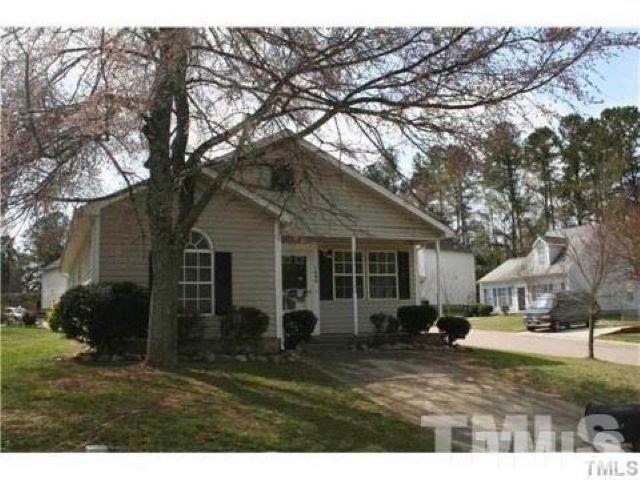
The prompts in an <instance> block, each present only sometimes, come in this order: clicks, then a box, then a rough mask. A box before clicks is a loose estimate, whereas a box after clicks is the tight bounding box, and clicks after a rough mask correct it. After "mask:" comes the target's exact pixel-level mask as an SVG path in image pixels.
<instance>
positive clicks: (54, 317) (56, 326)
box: [47, 302, 62, 332]
mask: <svg viewBox="0 0 640 480" xmlns="http://www.w3.org/2000/svg"><path fill="white" fill-rule="evenodd" d="M47 325H49V328H50V329H51V331H52V332H59V331H60V329H61V328H62V318H61V317H60V302H56V303H54V304H53V307H51V310H49V311H48V312H47Z"/></svg>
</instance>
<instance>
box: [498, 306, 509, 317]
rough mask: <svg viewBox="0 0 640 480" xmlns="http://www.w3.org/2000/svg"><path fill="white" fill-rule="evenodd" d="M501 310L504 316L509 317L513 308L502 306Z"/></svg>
mask: <svg viewBox="0 0 640 480" xmlns="http://www.w3.org/2000/svg"><path fill="white" fill-rule="evenodd" d="M500 310H502V314H503V315H508V314H509V310H511V308H510V307H509V305H501V306H500Z"/></svg>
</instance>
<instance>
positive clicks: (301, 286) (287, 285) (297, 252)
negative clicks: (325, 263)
mask: <svg viewBox="0 0 640 480" xmlns="http://www.w3.org/2000/svg"><path fill="white" fill-rule="evenodd" d="M317 252H318V250H317V248H316V247H315V246H309V245H283V247H282V310H283V312H284V313H287V312H291V311H293V310H311V311H312V312H313V313H315V314H316V317H318V323H317V324H316V328H315V329H314V331H313V334H314V335H318V334H319V333H320V311H319V310H320V308H319V306H320V302H319V289H318V253H317Z"/></svg>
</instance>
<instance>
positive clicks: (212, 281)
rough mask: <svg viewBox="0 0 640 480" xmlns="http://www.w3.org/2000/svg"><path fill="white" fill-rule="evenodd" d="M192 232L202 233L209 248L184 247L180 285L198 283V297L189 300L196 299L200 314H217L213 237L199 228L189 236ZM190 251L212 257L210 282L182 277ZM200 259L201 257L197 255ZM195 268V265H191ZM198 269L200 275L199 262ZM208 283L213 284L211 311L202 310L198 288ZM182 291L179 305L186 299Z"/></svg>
mask: <svg viewBox="0 0 640 480" xmlns="http://www.w3.org/2000/svg"><path fill="white" fill-rule="evenodd" d="M191 232H196V233H198V234H200V235H202V237H203V238H204V239H205V240H206V241H207V244H208V247H209V248H208V249H204V248H184V249H183V250H182V263H181V264H180V278H179V279H178V286H179V287H180V286H182V285H196V290H197V292H196V298H195V299H194V298H191V297H189V298H188V299H187V300H195V301H196V305H197V308H196V309H197V311H198V314H200V315H215V313H216V290H215V288H216V287H215V283H216V282H215V273H216V269H215V262H216V253H215V250H214V249H213V242H212V241H211V238H209V235H207V233H206V232H204V231H203V230H200V229H199V228H192V229H191V231H190V232H189V236H191ZM187 252H189V253H195V254H196V255H197V254H199V253H208V254H209V255H210V257H211V259H210V262H211V263H210V265H209V269H210V270H211V271H210V277H209V278H210V279H209V282H206V281H200V280H196V281H186V280H183V279H182V269H183V268H184V266H185V265H184V260H185V254H186V253H187ZM196 258H198V259H199V257H196ZM191 268H193V267H191ZM195 268H196V271H197V274H196V275H197V276H199V275H200V265H199V264H197V265H196V267H195ZM207 283H209V284H210V286H211V302H210V303H211V311H209V312H200V311H199V310H200V304H199V303H200V292H199V291H200V289H199V288H198V287H199V286H200V285H206V284H207ZM181 295H182V294H181V293H180V292H178V299H177V300H178V305H181V304H182V303H183V301H184V300H185V299H184V298H182V301H181Z"/></svg>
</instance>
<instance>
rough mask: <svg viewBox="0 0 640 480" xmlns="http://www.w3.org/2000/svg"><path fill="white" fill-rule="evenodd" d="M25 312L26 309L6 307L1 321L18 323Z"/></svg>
mask: <svg viewBox="0 0 640 480" xmlns="http://www.w3.org/2000/svg"><path fill="white" fill-rule="evenodd" d="M26 311H27V309H26V308H24V307H22V306H17V307H7V308H5V309H4V312H2V319H3V320H4V321H6V322H7V323H19V322H21V321H22V316H23V315H24V314H25V313H26Z"/></svg>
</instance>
